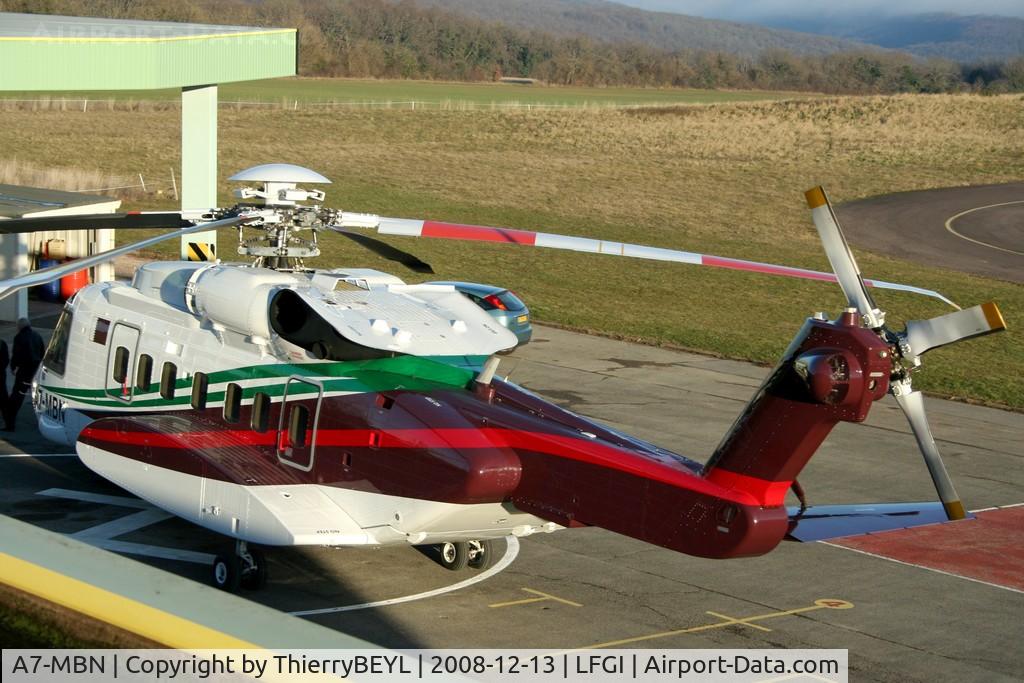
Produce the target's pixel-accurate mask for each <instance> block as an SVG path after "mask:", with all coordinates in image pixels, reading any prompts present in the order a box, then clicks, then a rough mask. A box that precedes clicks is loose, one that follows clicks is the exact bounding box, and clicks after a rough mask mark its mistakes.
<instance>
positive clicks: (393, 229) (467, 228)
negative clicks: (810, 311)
mask: <svg viewBox="0 0 1024 683" xmlns="http://www.w3.org/2000/svg"><path fill="white" fill-rule="evenodd" d="M341 225H342V226H344V227H347V228H374V229H376V230H377V232H378V233H379V234H381V235H400V236H404V237H433V238H438V239H450V240H463V241H470V242H499V243H500V242H504V243H509V244H520V245H526V246H531V247H545V248H548V249H564V250H567V251H580V252H585V253H592V254H609V255H612V256H627V257H630V258H639V259H648V260H653V261H672V262H675V263H687V264H690V265H696V266H711V267H713V268H728V269H730V270H745V271H749V272H754V273H764V274H768V275H781V276H784V277H792V278H802V279H805V280H822V281H827V282H838V278H837V277H836V276H835V275H834V274H833V273H823V272H821V271H817V270H807V269H804V268H792V267H789V266H780V265H776V264H772V263H760V262H758V261H744V260H742V259H732V258H723V257H721V256H712V255H710V254H698V253H695V252H690V251H677V250H674V249H662V248H659V247H645V246H642V245H638V244H627V243H623V242H607V241H604V240H596V239H591V238H588V237H571V236H568V235H558V234H554V233H548V232H533V231H530V230H512V229H510V228H495V227H490V226H485V225H462V224H458V223H442V222H439V221H420V220H411V219H406V218H386V217H382V216H376V215H373V214H362V213H348V212H343V213H342V214H341ZM864 282H865V284H868V285H870V286H873V287H878V288H879V289H892V290H898V291H902V292H911V293H914V294H921V295H923V296H930V297H934V298H936V299H939V300H941V301H943V302H945V303H947V304H949V305H950V306H953V307H954V308H958V306H957V305H956V304H955V303H953V302H952V301H950V300H949V299H947V298H946V297H944V296H942V295H941V294H939V293H938V292H936V291H934V290H931V289H924V288H921V287H914V286H911V285H901V284H897V283H893V282H885V281H882V280H865V281H864Z"/></svg>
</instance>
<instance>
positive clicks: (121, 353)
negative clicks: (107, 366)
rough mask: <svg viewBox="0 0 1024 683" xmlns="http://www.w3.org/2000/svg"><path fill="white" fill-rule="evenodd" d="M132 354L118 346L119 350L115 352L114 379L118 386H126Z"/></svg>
mask: <svg viewBox="0 0 1024 683" xmlns="http://www.w3.org/2000/svg"><path fill="white" fill-rule="evenodd" d="M129 356H130V353H129V351H128V349H127V348H126V347H124V346H118V347H117V350H116V351H114V371H113V373H112V375H111V376H112V377H113V378H114V381H115V382H117V383H118V384H124V381H125V380H126V379H128V358H129Z"/></svg>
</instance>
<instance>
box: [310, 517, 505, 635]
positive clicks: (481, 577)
mask: <svg viewBox="0 0 1024 683" xmlns="http://www.w3.org/2000/svg"><path fill="white" fill-rule="evenodd" d="M505 544H506V545H505V555H504V556H503V557H502V558H501V560H499V561H498V563H497V564H495V565H494V566H493V567H491V568H490V569H487V570H486V571H482V572H480V573H479V574H477V575H476V576H472V577H470V578H468V579H466V580H465V581H459V582H458V583H453V584H452V585H450V586H445V587H443V588H435V589H434V590H432V591H425V592H423V593H416V594H415V595H406V596H404V597H401V598H390V599H388V600H377V601H376V602H364V603H362V604H359V605H342V606H341V607H324V608H322V609H306V610H299V611H297V612H290V614H293V615H295V616H297V617H310V616H315V615H317V614H334V613H336V612H354V611H355V610H360V609H369V608H371V607H386V606H387V605H398V604H400V603H403V602H412V601H414V600H424V599H426V598H433V597H435V596H438V595H444V594H445V593H451V592H452V591H457V590H461V589H463V588H468V587H469V586H472V585H473V584H475V583H480V582H481V581H486V580H487V579H489V578H491V577H492V576H494V575H495V574H497V573H498V572H501V571H503V570H504V569H505V568H506V567H508V566H509V565H510V564H512V562H513V560H515V559H516V556H517V555H518V554H519V539H517V538H516V537H515V536H506V537H505Z"/></svg>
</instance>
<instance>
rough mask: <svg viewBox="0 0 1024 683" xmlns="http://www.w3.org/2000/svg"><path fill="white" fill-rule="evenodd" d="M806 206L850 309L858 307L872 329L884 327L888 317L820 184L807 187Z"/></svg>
mask: <svg viewBox="0 0 1024 683" xmlns="http://www.w3.org/2000/svg"><path fill="white" fill-rule="evenodd" d="M805 195H806V197H807V206H809V207H810V209H811V216H812V217H813V219H814V227H816V228H817V229H818V234H819V235H820V236H821V243H822V245H824V247H825V254H826V255H827V256H828V261H829V263H831V264H832V270H833V271H834V272H835V274H836V277H837V278H838V279H839V286H840V287H842V289H843V294H845V295H846V300H847V301H848V302H849V304H850V307H851V308H856V309H857V311H858V312H859V313H860V314H861V316H862V317H863V318H864V321H865V323H866V324H867V326H868V327H870V328H872V329H877V328H879V327H881V326H882V324H883V322H884V320H885V316H884V314H883V313H882V312H881V311H880V310H879V309H878V307H877V306H876V305H875V302H874V300H873V299H872V298H871V295H870V294H869V293H868V290H867V287H866V286H865V285H864V278H862V277H861V274H860V269H859V268H858V267H857V261H856V260H855V259H854V258H853V252H852V251H850V245H849V244H847V243H846V237H844V236H843V231H842V229H841V228H840V227H839V221H838V220H837V219H836V214H835V211H833V210H832V204H831V203H830V202H829V200H828V197H827V196H826V195H825V190H824V189H822V188H821V187H820V186H819V187H815V188H812V189H810V190H807V192H806V193H805Z"/></svg>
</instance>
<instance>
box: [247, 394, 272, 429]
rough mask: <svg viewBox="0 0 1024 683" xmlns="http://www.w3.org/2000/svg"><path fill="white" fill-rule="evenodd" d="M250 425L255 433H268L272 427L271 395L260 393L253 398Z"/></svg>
mask: <svg viewBox="0 0 1024 683" xmlns="http://www.w3.org/2000/svg"><path fill="white" fill-rule="evenodd" d="M250 424H251V426H252V428H253V430H254V431H257V432H265V431H267V427H268V426H269V425H270V394H266V393H264V392H262V391H258V392H256V395H255V396H253V399H252V417H251V419H250Z"/></svg>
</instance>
